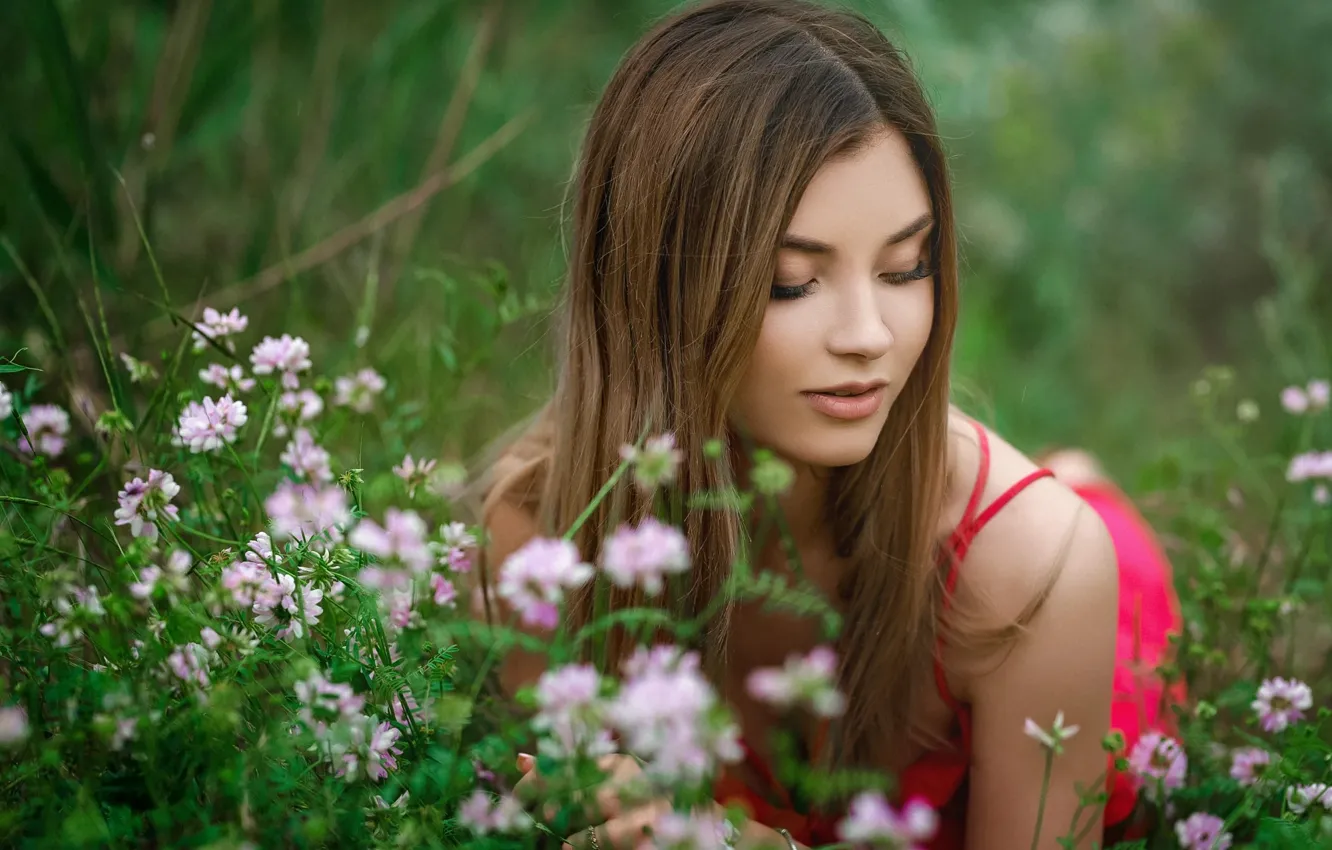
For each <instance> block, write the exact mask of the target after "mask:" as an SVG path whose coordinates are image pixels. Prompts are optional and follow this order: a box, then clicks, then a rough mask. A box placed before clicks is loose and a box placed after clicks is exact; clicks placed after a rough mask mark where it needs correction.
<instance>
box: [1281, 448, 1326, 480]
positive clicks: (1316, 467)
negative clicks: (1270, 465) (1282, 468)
mask: <svg viewBox="0 0 1332 850" xmlns="http://www.w3.org/2000/svg"><path fill="white" fill-rule="evenodd" d="M1311 478H1332V451H1327V452H1305V453H1304V454H1300V455H1296V456H1295V457H1293V458H1291V459H1290V466H1289V467H1287V468H1286V480H1287V481H1289V482H1291V483H1292V484H1298V483H1299V482H1301V481H1308V480H1309V479H1311Z"/></svg>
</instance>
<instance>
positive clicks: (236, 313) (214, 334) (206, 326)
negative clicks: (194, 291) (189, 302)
mask: <svg viewBox="0 0 1332 850" xmlns="http://www.w3.org/2000/svg"><path fill="white" fill-rule="evenodd" d="M249 324H250V320H249V319H248V318H246V317H245V316H242V315H241V314H240V310H239V309H237V308H234V307H233V308H232V310H231V312H230V313H219V312H218V311H217V310H214V309H213V308H212V307H205V308H204V311H203V321H202V322H199V323H198V324H197V325H196V326H195V330H194V350H195V351H203V350H204V347H205V345H207V343H206V342H205V338H207V339H212V340H220V339H224V338H225V337H228V336H231V335H232V334H238V333H240V332H241V331H243V330H245V328H246V327H248V326H249ZM223 345H225V346H226V348H227V350H228V351H231V350H232V345H231V341H230V340H226V342H224V343H223Z"/></svg>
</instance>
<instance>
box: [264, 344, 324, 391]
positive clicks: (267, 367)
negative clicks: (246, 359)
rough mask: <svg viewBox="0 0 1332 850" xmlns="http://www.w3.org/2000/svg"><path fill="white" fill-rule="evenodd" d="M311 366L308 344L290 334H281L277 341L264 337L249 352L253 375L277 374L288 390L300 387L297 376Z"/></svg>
mask: <svg viewBox="0 0 1332 850" xmlns="http://www.w3.org/2000/svg"><path fill="white" fill-rule="evenodd" d="M311 365H312V364H311V362H310V343H308V342H306V341H305V340H303V339H301V338H300V337H298V336H297V337H294V336H292V335H291V334H283V335H282V336H281V337H279V338H277V339H274V338H273V337H271V336H266V337H264V338H263V340H262V341H261V342H260V343H259V344H258V345H256V346H255V347H254V350H253V351H251V352H250V366H251V368H252V369H253V370H254V374H256V375H272V374H277V375H279V376H281V380H282V386H283V388H285V389H289V390H294V389H296V388H297V387H299V386H300V378H299V377H298V376H299V375H300V373H301V372H304V371H306V370H307V369H309V368H310V366H311Z"/></svg>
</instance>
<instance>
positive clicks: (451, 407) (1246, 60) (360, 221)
mask: <svg viewBox="0 0 1332 850" xmlns="http://www.w3.org/2000/svg"><path fill="white" fill-rule="evenodd" d="M675 5H677V4H676V3H674V2H664V0H524V2H512V0H509V1H508V2H500V0H493V2H475V0H466V2H464V0H381V2H377V3H362V2H353V0H324V2H320V0H213V1H212V2H209V0H193V2H190V0H185V2H168V0H6V2H4V3H2V4H0V55H3V56H5V57H6V63H5V65H6V70H5V72H4V73H3V74H0V107H2V108H3V110H4V113H3V114H4V120H3V126H2V127H0V136H2V137H3V140H2V142H0V174H2V175H3V178H4V179H3V180H2V181H0V238H2V240H3V247H4V250H3V251H0V354H4V355H5V356H6V357H8V356H10V355H12V354H13V353H14V352H15V351H16V350H18V349H20V348H27V349H28V350H27V351H26V352H25V353H24V354H23V355H22V357H23V358H26V362H33V363H37V364H40V365H42V366H43V368H45V369H46V371H45V372H44V373H43V375H42V377H41V380H42V381H44V382H46V383H47V384H48V387H49V389H43V390H42V392H43V393H48V394H49V395H51V396H52V398H51V399H50V400H61V399H60V398H59V397H60V396H61V395H62V394H63V395H64V398H65V399H68V397H69V396H68V392H69V391H72V392H73V393H74V394H75V397H76V398H78V399H81V401H80V402H79V403H78V405H77V406H80V407H86V408H87V409H89V410H91V411H92V412H93V413H94V414H95V413H96V412H98V411H99V410H100V409H104V408H105V407H106V406H107V398H108V393H109V392H111V391H115V392H125V391H127V384H126V377H125V373H124V371H123V370H122V369H120V368H119V366H118V364H115V363H111V364H108V366H109V367H110V368H109V369H108V370H107V371H109V372H110V377H109V378H108V377H107V376H106V374H104V371H103V369H102V368H101V366H100V365H99V363H98V359H97V357H96V355H95V353H94V351H95V348H93V347H92V346H90V344H89V340H90V338H91V337H90V333H94V332H95V333H97V334H99V335H100V334H101V330H100V328H101V324H102V323H101V319H100V318H99V311H102V312H104V313H105V316H106V327H107V328H108V329H109V334H108V335H109V337H110V340H109V342H110V345H111V349H112V350H113V351H116V352H119V351H128V352H131V353H134V354H135V355H137V356H139V357H143V358H147V359H150V360H156V359H157V358H158V357H159V356H161V354H162V353H164V352H166V351H169V350H174V349H175V347H176V346H177V345H178V343H179V342H180V340H181V338H182V335H183V331H182V330H181V329H180V328H178V327H177V328H173V327H172V326H171V324H170V323H169V322H164V321H163V319H162V316H163V312H162V310H161V304H162V302H163V301H164V300H169V302H170V304H171V305H172V306H173V307H174V308H175V309H177V310H179V311H181V312H184V313H186V314H193V310H194V308H195V304H196V303H202V304H207V305H211V306H215V307H221V308H228V307H231V306H239V307H240V308H241V310H242V312H244V313H246V314H247V315H249V316H250V318H251V328H250V334H249V336H250V337H252V338H254V339H257V338H258V335H257V334H256V333H255V332H256V331H259V332H263V333H274V334H276V333H280V332H284V331H285V332H290V333H294V334H301V335H303V336H305V337H306V338H308V339H309V340H310V341H311V344H312V347H313V351H314V357H315V360H316V364H317V368H326V369H327V370H328V371H329V372H330V373H336V372H340V371H349V370H351V369H352V368H354V367H357V366H360V365H367V364H369V365H374V366H376V367H377V368H379V369H380V370H381V371H382V372H383V373H384V374H385V375H386V376H387V377H388V378H389V380H390V386H391V389H390V398H391V401H392V402H393V403H394V404H395V405H397V406H398V408H399V410H401V411H404V412H405V413H406V414H407V415H406V416H405V417H403V418H402V421H401V422H398V421H395V422H393V423H382V424H381V425H380V429H381V432H380V433H379V434H377V435H374V436H373V439H367V440H366V442H365V444H364V449H363V451H364V454H365V455H366V457H365V461H366V463H365V464H364V465H366V466H367V467H368V466H370V464H371V463H375V464H379V463H383V465H384V467H385V468H386V467H387V465H388V463H389V462H392V461H395V460H397V459H398V458H399V457H400V456H401V452H402V451H404V450H411V451H414V452H417V453H424V454H426V455H428V456H436V457H441V458H449V459H462V458H466V457H467V456H468V455H470V453H472V452H473V451H475V450H476V449H478V448H479V447H481V446H482V445H483V444H484V443H485V442H486V441H488V440H489V439H490V438H492V437H494V436H496V435H498V434H499V433H500V432H501V430H502V429H503V428H504V427H505V426H506V425H508V424H510V423H512V422H514V421H515V420H516V419H517V418H518V417H519V416H521V415H522V414H523V413H525V412H527V411H529V410H531V409H532V408H533V407H534V406H535V405H536V404H537V403H539V401H540V400H541V398H542V397H543V395H544V393H545V391H546V388H547V387H548V386H549V368H550V351H551V348H550V346H549V344H548V343H549V340H548V339H547V337H546V331H547V328H548V323H547V321H546V318H547V315H548V313H549V310H550V309H551V306H552V304H553V303H554V300H555V298H556V297H557V295H558V287H559V283H560V277H561V269H562V243H561V238H562V234H563V232H564V229H563V221H562V210H561V202H562V199H563V196H564V191H565V186H566V183H567V181H568V178H569V176H570V174H571V172H572V167H573V161H574V157H575V153H576V150H577V146H578V144H579V141H580V135H581V131H582V128H583V126H584V123H585V121H586V119H587V116H588V115H589V112H590V109H591V107H592V104H593V103H594V101H595V99H596V97H597V95H598V93H599V91H600V89H601V87H602V86H603V85H604V83H605V81H606V80H607V79H608V77H609V75H610V73H611V72H612V70H613V68H614V67H615V64H616V62H617V60H618V59H619V57H620V56H621V55H622V54H623V52H624V51H625V50H626V49H627V48H628V47H629V45H630V44H631V43H632V42H633V41H634V40H635V39H636V38H637V37H638V36H639V35H640V34H641V33H642V32H643V31H644V30H645V29H646V28H647V26H648V25H649V24H650V22H651V21H652V20H654V19H655V18H656V17H658V16H660V15H661V14H663V13H665V12H667V11H669V10H670V9H671V8H673V7H674V6H675ZM851 5H853V6H854V7H855V8H857V9H859V10H861V11H863V12H864V13H865V14H867V15H868V16H870V17H871V18H872V19H873V20H875V21H876V22H877V23H879V24H880V25H881V26H882V27H883V28H884V29H885V30H886V31H887V32H889V33H890V35H891V36H892V37H893V38H894V39H896V40H898V41H899V42H900V43H902V44H903V45H904V46H905V47H906V48H907V50H908V52H909V53H910V55H911V56H912V57H913V59H914V61H915V63H916V66H917V69H918V71H919V73H920V74H921V76H922V77H923V78H924V80H925V82H926V85H927V87H928V89H929V91H930V92H931V95H932V98H933V100H934V102H935V104H936V106H937V109H938V112H939V116H940V120H941V125H942V129H943V133H944V135H945V136H946V142H947V146H948V147H949V149H950V151H951V154H952V157H953V165H954V170H955V179H956V188H957V198H958V211H959V220H960V225H961V228H962V236H963V252H964V258H963V259H964V274H963V284H964V313H963V324H962V328H961V335H960V343H959V349H958V357H957V386H958V398H959V401H960V402H961V403H963V404H964V405H965V406H967V407H968V408H970V409H971V410H972V411H973V412H975V413H977V414H978V415H981V416H983V417H985V418H988V419H990V420H992V421H993V422H995V423H996V424H997V425H998V427H999V428H1000V429H1001V430H1002V431H1004V432H1005V433H1007V434H1008V435H1009V436H1010V437H1011V438H1012V439H1014V440H1015V441H1016V442H1018V444H1019V445H1021V446H1023V447H1024V448H1027V449H1029V450H1034V449H1036V448H1039V447H1041V446H1043V445H1047V444H1051V443H1079V444H1082V445H1086V446H1089V447H1091V448H1093V449H1094V450H1096V451H1098V452H1099V453H1101V454H1102V455H1103V456H1104V457H1105V458H1106V460H1107V461H1108V463H1109V465H1110V466H1111V468H1112V469H1114V470H1116V471H1118V472H1120V473H1121V474H1127V473H1128V472H1130V471H1132V470H1134V469H1136V468H1138V467H1139V465H1141V464H1143V463H1145V462H1146V461H1149V460H1151V459H1152V458H1153V457H1154V456H1155V455H1156V454H1157V453H1159V452H1160V451H1161V450H1162V448H1163V447H1164V446H1166V445H1168V444H1171V443H1172V442H1178V441H1186V440H1187V439H1188V438H1189V433H1188V427H1187V424H1186V423H1187V422H1188V421H1189V420H1188V419H1187V417H1186V414H1187V412H1188V409H1189V406H1188V403H1187V387H1188V385H1189V383H1190V381H1191V380H1192V378H1193V377H1194V376H1195V375H1196V374H1197V373H1198V370H1199V369H1200V367H1202V366H1203V365H1204V364H1207V363H1221V362H1224V363H1231V364H1234V365H1235V366H1236V367H1237V368H1238V370H1239V372H1240V375H1241V380H1242V381H1243V382H1247V383H1248V384H1249V385H1250V386H1251V387H1253V388H1254V389H1253V392H1254V393H1256V397H1257V398H1258V400H1259V401H1260V402H1261V404H1262V407H1263V409H1264V411H1265V412H1266V411H1268V410H1272V409H1274V408H1275V407H1276V401H1275V398H1276V390H1277V389H1278V388H1279V386H1280V385H1281V384H1282V382H1287V381H1291V382H1293V381H1296V380H1299V381H1301V382H1302V381H1303V380H1305V379H1307V378H1308V377H1315V376H1318V375H1320V374H1325V373H1326V372H1327V371H1328V366H1329V348H1328V345H1327V342H1326V336H1327V332H1328V330H1329V329H1332V283H1330V282H1329V280H1328V278H1327V276H1326V275H1324V274H1323V273H1322V270H1324V269H1327V268H1329V259H1332V257H1329V254H1332V239H1329V238H1328V237H1329V235H1332V196H1330V193H1329V188H1330V187H1332V85H1328V81H1329V80H1332V50H1329V49H1328V45H1329V44H1332V3H1328V2H1327V0H1265V2H1263V3H1254V2H1252V0H1213V2H1188V0H1114V1H1113V2H1110V0H1106V2H1085V0H1054V2H1047V0H933V2H930V0H864V1H863V2H857V3H854V4H851ZM136 222H138V224H136ZM139 224H141V226H142V230H143V234H144V235H145V236H146V239H147V243H148V244H150V245H151V247H152V254H151V256H150V254H149V252H148V251H146V250H145V249H144V247H143V242H142V240H141V237H140V233H139ZM154 257H155V260H156V264H157V265H158V266H159V267H160V280H159V278H158V274H157V273H156V272H155V270H154V263H153V258H154ZM108 383H109V384H110V385H112V386H114V387H115V390H109V389H108Z"/></svg>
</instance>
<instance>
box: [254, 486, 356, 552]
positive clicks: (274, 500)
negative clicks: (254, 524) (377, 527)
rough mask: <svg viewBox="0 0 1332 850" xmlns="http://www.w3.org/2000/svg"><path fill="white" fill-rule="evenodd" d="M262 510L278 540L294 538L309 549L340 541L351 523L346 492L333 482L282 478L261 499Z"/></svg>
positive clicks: (327, 545)
mask: <svg viewBox="0 0 1332 850" xmlns="http://www.w3.org/2000/svg"><path fill="white" fill-rule="evenodd" d="M264 510H265V511H267V513H268V520H269V523H270V524H271V527H272V530H273V536H274V537H275V538H277V539H278V540H296V541H298V542H303V543H308V544H309V545H310V546H311V547H313V548H327V547H329V546H332V545H333V544H336V543H339V542H341V541H342V532H343V530H344V528H345V527H346V526H347V525H349V524H350V523H351V509H350V506H349V505H348V503H347V493H346V491H344V490H343V489H342V488H341V487H339V486H337V485H335V484H318V483H298V482H294V481H284V482H283V483H282V484H280V485H278V488H277V489H276V490H274V491H273V493H272V494H271V495H270V496H269V497H268V499H266V500H265V501H264Z"/></svg>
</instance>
